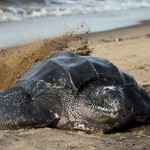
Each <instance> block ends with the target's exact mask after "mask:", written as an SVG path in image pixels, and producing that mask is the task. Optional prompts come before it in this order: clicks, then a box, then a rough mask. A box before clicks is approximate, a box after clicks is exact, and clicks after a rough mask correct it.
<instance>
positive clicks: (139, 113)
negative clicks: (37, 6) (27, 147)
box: [0, 51, 150, 132]
mask: <svg viewBox="0 0 150 150" xmlns="http://www.w3.org/2000/svg"><path fill="white" fill-rule="evenodd" d="M131 120H132V121H137V122H149V121H150V97H149V95H148V94H147V93H146V91H144V90H143V89H141V88H140V87H139V86H138V84H137V83H136V81H135V80H134V78H133V77H132V76H130V75H129V74H127V73H124V72H123V71H121V70H119V69H118V68H117V67H116V66H115V65H113V64H112V63H110V62H109V61H107V60H105V59H101V58H96V57H91V56H78V55H76V54H73V53H71V52H68V51H65V52H59V53H56V54H54V55H52V56H51V57H50V58H48V59H47V60H44V61H41V62H39V63H37V64H35V65H34V66H32V67H31V69H30V70H29V71H28V72H27V73H26V74H25V75H23V76H22V77H21V78H20V79H19V80H18V82H17V86H16V87H13V88H10V89H8V90H6V91H1V92H0V129H19V128H31V127H46V126H49V127H56V128H66V129H79V130H87V131H103V132H109V131H112V130H115V129H118V128H121V127H123V126H125V125H126V124H127V123H129V122H130V121H131Z"/></svg>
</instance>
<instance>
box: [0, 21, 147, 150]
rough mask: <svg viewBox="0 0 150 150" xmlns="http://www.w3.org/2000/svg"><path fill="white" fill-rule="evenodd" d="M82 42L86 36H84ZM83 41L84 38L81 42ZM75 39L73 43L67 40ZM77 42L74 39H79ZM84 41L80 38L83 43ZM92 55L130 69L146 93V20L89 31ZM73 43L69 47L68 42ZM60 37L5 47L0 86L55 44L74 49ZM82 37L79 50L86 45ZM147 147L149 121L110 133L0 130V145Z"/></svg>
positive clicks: (10, 148)
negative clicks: (128, 25)
mask: <svg viewBox="0 0 150 150" xmlns="http://www.w3.org/2000/svg"><path fill="white" fill-rule="evenodd" d="M85 41H86V40H85ZM85 41H84V42H85ZM71 43H73V42H71ZM77 43H78V42H77ZM81 43H82V42H81ZM89 43H90V47H91V48H92V49H93V52H92V54H91V55H93V56H97V57H103V58H107V59H108V60H110V61H111V62H113V63H114V64H116V65H117V66H118V67H120V68H122V69H123V70H125V71H127V72H129V73H130V74H132V75H133V76H134V77H135V78H136V80H137V81H138V83H139V84H140V85H141V86H143V87H144V88H145V89H146V90H147V91H148V92H150V61H149V60H150V59H149V57H150V23H149V22H144V24H142V25H137V26H134V27H129V28H124V29H118V30H112V31H107V32H101V33H92V34H90V35H89ZM70 45H71V46H70ZM75 45H76V44H74V45H73V46H72V44H70V38H69V39H68V37H66V36H63V37H60V38H59V39H55V40H46V41H40V42H35V43H31V44H28V45H23V46H19V47H11V48H7V49H5V50H4V49H3V50H1V52H0V70H1V72H0V83H1V84H0V89H6V88H8V87H11V86H13V85H15V82H16V80H17V79H18V78H19V77H20V76H21V75H22V74H23V73H24V72H26V70H27V69H28V68H30V66H31V65H32V64H33V63H35V62H37V61H39V60H42V59H45V58H46V57H47V56H48V55H49V54H51V53H52V52H53V51H57V50H58V49H60V50H63V49H70V48H71V49H77V48H76V47H75V48H73V47H74V46H75ZM77 45H78V44H77ZM85 45H86V42H85V43H84V44H83V45H82V44H81V45H80V46H79V47H80V48H79V50H80V49H85V48H87V45H86V46H85ZM56 149H57V150H59V149H60V150H66V149H68V150H70V149H72V150H78V149H82V150H99V149H106V150H113V149H114V150H116V149H120V150H122V149H126V150H129V149H131V150H133V149H137V150H139V149H140V150H145V149H150V126H149V125H141V126H138V127H133V128H131V129H130V130H125V131H122V132H117V133H113V134H109V135H103V134H102V133H91V134H87V133H85V132H82V131H67V130H58V129H51V128H41V129H29V130H15V131H9V130H6V131H0V150H56Z"/></svg>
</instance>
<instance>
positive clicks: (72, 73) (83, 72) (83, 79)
mask: <svg viewBox="0 0 150 150" xmlns="http://www.w3.org/2000/svg"><path fill="white" fill-rule="evenodd" d="M40 80H42V81H45V82H46V83H49V84H51V85H52V86H61V87H63V88H70V89H72V91H73V92H77V91H79V90H80V89H81V88H82V87H83V86H84V85H85V84H87V83H89V82H91V81H95V80H100V81H101V83H102V85H114V86H125V85H126V84H130V83H131V84H132V83H134V82H135V81H134V79H133V78H132V77H131V76H129V75H127V74H125V73H123V72H122V71H120V70H119V69H118V68H117V67H116V66H115V65H113V64H112V63H110V62H109V61H108V60H106V59H103V58H96V57H92V56H79V55H76V54H74V53H71V52H69V51H63V52H58V53H55V54H53V55H52V56H51V57H49V58H48V59H47V60H43V61H41V62H39V63H37V64H35V65H33V66H32V67H31V69H30V70H29V71H28V72H27V73H26V74H24V75H23V76H22V77H21V78H20V79H19V80H18V82H17V85H18V86H21V87H23V88H24V89H27V86H28V87H29V86H30V85H31V84H32V83H33V82H36V81H40Z"/></svg>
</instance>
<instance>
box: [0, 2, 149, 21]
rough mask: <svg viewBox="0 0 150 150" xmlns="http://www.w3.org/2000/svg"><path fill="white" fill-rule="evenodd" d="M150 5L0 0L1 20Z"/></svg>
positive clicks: (86, 12)
mask: <svg viewBox="0 0 150 150" xmlns="http://www.w3.org/2000/svg"><path fill="white" fill-rule="evenodd" d="M147 7H150V0H0V21H12V20H22V19H26V18H36V17H43V16H66V15H77V14H91V13H99V12H107V11H113V10H129V9H135V8H147Z"/></svg>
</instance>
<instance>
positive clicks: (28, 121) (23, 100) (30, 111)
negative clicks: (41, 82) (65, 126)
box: [0, 87, 58, 129]
mask: <svg viewBox="0 0 150 150" xmlns="http://www.w3.org/2000/svg"><path fill="white" fill-rule="evenodd" d="M55 119H58V118H56V117H55V115H54V114H53V112H51V111H50V110H49V109H48V107H46V106H45V105H39V103H38V102H36V99H34V98H32V99H31V98H30V95H28V94H27V93H26V92H25V91H24V89H23V88H22V87H13V88H10V89H9V90H6V91H1V92H0V129H18V128H26V127H28V128H29V127H36V126H37V127H44V126H48V125H50V124H51V122H53V121H54V120H55Z"/></svg>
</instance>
